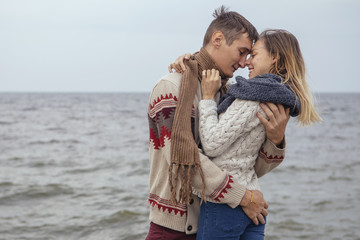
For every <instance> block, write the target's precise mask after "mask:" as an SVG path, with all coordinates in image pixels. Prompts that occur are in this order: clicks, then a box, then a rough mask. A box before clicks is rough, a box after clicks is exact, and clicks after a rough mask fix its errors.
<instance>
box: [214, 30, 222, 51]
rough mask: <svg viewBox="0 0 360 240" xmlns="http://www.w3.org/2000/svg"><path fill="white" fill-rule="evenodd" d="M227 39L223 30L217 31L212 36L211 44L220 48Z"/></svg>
mask: <svg viewBox="0 0 360 240" xmlns="http://www.w3.org/2000/svg"><path fill="white" fill-rule="evenodd" d="M224 41H225V36H224V34H223V33H222V32H221V31H215V32H214V33H213V34H212V36H211V44H212V45H213V46H214V47H215V48H219V47H220V46H221V44H223V42H224Z"/></svg>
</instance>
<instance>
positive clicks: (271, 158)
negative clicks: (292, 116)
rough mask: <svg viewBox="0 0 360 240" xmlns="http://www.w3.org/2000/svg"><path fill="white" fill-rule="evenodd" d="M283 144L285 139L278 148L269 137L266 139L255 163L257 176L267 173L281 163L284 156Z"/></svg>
mask: <svg viewBox="0 0 360 240" xmlns="http://www.w3.org/2000/svg"><path fill="white" fill-rule="evenodd" d="M285 146H286V142H285V139H284V146H283V148H278V147H277V146H276V145H275V144H274V143H272V142H271V141H270V140H269V139H266V141H265V142H264V144H263V145H262V146H261V148H260V152H259V156H258V158H257V159H256V163H255V172H256V175H257V177H258V178H260V177H262V176H264V175H265V174H267V173H269V172H270V171H272V170H273V169H274V168H276V167H277V166H279V165H280V163H282V161H283V160H284V158H285Z"/></svg>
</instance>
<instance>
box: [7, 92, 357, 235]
mask: <svg viewBox="0 0 360 240" xmlns="http://www.w3.org/2000/svg"><path fill="white" fill-rule="evenodd" d="M149 95H150V93H0V239H1V240H13V239H14V240H15V239H16V240H42V239H44V240H45V239H46V240H51V239H66V240H69V239H70V240H71V239H74V240H92V239H94V240H95V239H96V240H98V239H99V240H110V239H124V240H137V239H139V240H140V239H145V237H146V234H147V231H148V229H149V220H148V215H149V207H148V203H147V196H148V192H149V186H148V182H149V168H150V164H149V158H148V139H149V133H148V120H147V106H148V99H149ZM315 97H316V105H317V107H318V109H319V111H320V113H321V116H322V118H323V120H324V121H323V122H322V123H320V124H315V125H313V126H311V127H307V128H300V127H299V126H298V125H297V124H296V121H295V120H290V122H289V124H288V126H287V129H286V142H287V145H286V157H285V160H284V162H283V163H282V164H281V165H280V166H279V167H278V168H276V169H275V170H273V171H272V172H270V173H269V174H267V175H266V176H264V177H263V178H261V179H260V185H261V189H262V191H263V194H264V196H265V199H266V200H267V202H268V203H269V215H268V218H267V225H266V237H265V239H267V240H272V239H274V240H278V239H279V240H282V239H284V240H288V239H290V240H292V239H294V240H295V239H309V240H319V239H320V240H321V239H324V240H325V239H326V240H340V239H341V240H344V239H349V240H359V239H360V93H317V94H315Z"/></svg>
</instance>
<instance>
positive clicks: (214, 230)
mask: <svg viewBox="0 0 360 240" xmlns="http://www.w3.org/2000/svg"><path fill="white" fill-rule="evenodd" d="M264 218H265V217H264ZM265 221H266V220H265ZM264 236H265V224H261V223H259V225H255V224H254V223H253V222H252V221H251V219H250V218H249V217H248V216H246V214H245V213H244V211H243V210H242V208H241V207H240V206H238V207H236V208H231V207H229V206H228V205H227V204H218V203H211V202H207V203H204V202H203V203H202V205H201V208H200V220H199V229H198V232H197V237H196V239H197V240H217V239H224V240H225V239H226V240H233V239H236V240H264Z"/></svg>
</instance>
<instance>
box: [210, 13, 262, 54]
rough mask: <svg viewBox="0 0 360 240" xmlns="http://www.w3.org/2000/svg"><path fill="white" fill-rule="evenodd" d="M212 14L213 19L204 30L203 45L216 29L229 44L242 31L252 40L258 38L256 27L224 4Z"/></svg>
mask: <svg viewBox="0 0 360 240" xmlns="http://www.w3.org/2000/svg"><path fill="white" fill-rule="evenodd" d="M213 16H214V18H215V19H214V20H213V21H212V22H211V23H210V25H209V27H208V29H207V30H206V33H205V37H204V42H203V47H205V46H206V45H207V44H208V43H209V42H210V40H211V37H212V35H213V33H214V32H216V31H221V32H222V33H223V34H224V37H225V39H226V44H227V45H231V44H232V43H233V42H234V40H236V39H239V38H240V37H241V35H242V34H244V33H248V34H249V38H250V39H251V40H253V41H256V40H257V39H258V38H259V33H258V32H257V30H256V28H255V27H254V26H253V25H252V24H251V23H250V22H249V21H248V20H247V19H246V18H244V17H243V16H242V15H240V14H239V13H237V12H231V11H230V12H229V11H228V9H227V8H226V7H225V6H221V7H220V8H218V9H216V10H215V12H214V14H213Z"/></svg>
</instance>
